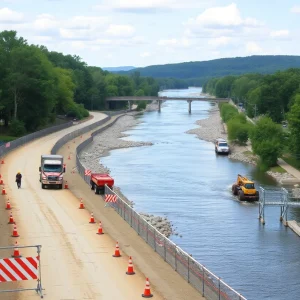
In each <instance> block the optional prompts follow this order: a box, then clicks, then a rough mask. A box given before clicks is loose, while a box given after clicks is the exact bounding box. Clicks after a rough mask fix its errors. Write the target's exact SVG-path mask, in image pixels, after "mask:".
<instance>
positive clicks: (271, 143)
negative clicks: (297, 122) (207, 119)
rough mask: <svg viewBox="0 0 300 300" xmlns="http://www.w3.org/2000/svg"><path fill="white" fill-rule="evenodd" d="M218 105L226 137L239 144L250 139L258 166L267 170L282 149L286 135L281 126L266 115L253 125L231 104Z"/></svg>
mask: <svg viewBox="0 0 300 300" xmlns="http://www.w3.org/2000/svg"><path fill="white" fill-rule="evenodd" d="M219 106H220V113H221V117H222V119H223V121H224V122H225V123H226V125H227V130H228V139H229V140H230V141H231V142H237V143H239V144H241V145H245V144H246V143H247V141H248V139H250V141H251V145H252V150H253V152H254V153H255V154H257V155H258V156H259V158H260V161H259V166H260V168H261V169H263V170H267V169H268V168H270V167H273V166H276V165H277V159H278V157H280V156H281V155H282V154H283V151H284V142H283V141H284V140H285V138H286V136H285V134H284V132H283V130H282V127H281V126H280V125H278V124H276V123H274V122H273V121H272V120H271V118H270V117H267V116H263V117H261V118H260V119H259V120H258V121H257V123H256V125H255V126H254V125H253V124H252V123H251V122H249V121H248V120H247V118H246V115H245V114H244V113H239V111H238V110H237V108H236V107H234V106H233V105H232V104H227V103H221V104H220V105H219Z"/></svg>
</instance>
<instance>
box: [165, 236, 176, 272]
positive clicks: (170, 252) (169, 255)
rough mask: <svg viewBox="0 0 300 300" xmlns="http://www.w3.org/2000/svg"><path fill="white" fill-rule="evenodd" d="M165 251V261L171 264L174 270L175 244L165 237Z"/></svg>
mask: <svg viewBox="0 0 300 300" xmlns="http://www.w3.org/2000/svg"><path fill="white" fill-rule="evenodd" d="M165 247H166V249H165V251H166V262H167V263H168V264H169V265H171V266H172V268H173V269H175V270H176V259H175V254H176V249H175V248H176V246H175V245H174V243H173V242H171V241H170V240H168V239H165Z"/></svg>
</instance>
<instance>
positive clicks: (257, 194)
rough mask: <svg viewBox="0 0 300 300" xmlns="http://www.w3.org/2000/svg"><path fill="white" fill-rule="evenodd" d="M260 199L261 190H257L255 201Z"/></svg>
mask: <svg viewBox="0 0 300 300" xmlns="http://www.w3.org/2000/svg"><path fill="white" fill-rule="evenodd" d="M258 200H259V192H258V191H257V192H256V193H255V201H258Z"/></svg>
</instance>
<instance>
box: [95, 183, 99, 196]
mask: <svg viewBox="0 0 300 300" xmlns="http://www.w3.org/2000/svg"><path fill="white" fill-rule="evenodd" d="M94 191H95V194H96V195H99V189H98V187H97V185H95V189H94Z"/></svg>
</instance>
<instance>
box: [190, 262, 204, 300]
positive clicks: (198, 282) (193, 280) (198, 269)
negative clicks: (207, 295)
mask: <svg viewBox="0 0 300 300" xmlns="http://www.w3.org/2000/svg"><path fill="white" fill-rule="evenodd" d="M188 275H189V276H188V279H189V280H188V281H189V283H190V284H191V285H192V286H193V287H194V288H195V289H196V290H197V291H198V292H200V293H202V295H204V286H203V284H204V281H203V278H204V268H203V266H202V265H201V264H199V263H198V262H197V261H195V260H194V259H191V258H189V272H188Z"/></svg>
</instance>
